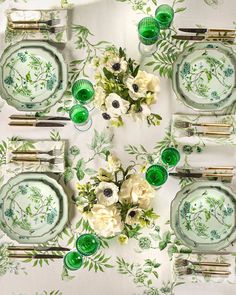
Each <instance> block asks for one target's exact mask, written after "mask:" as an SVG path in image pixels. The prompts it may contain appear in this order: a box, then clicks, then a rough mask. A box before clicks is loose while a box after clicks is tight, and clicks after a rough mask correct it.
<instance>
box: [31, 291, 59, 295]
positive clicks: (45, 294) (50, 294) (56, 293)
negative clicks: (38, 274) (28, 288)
mask: <svg viewBox="0 0 236 295" xmlns="http://www.w3.org/2000/svg"><path fill="white" fill-rule="evenodd" d="M35 295H63V293H62V292H61V291H60V290H52V291H45V290H44V291H43V292H42V293H38V292H37V293H36V294H35Z"/></svg>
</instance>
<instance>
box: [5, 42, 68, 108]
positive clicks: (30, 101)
mask: <svg viewBox="0 0 236 295" xmlns="http://www.w3.org/2000/svg"><path fill="white" fill-rule="evenodd" d="M0 70H1V71H0V91H1V97H2V98H3V99H5V100H6V101H7V103H8V104H9V105H11V106H13V107H15V108H16V109H18V110H21V111H42V110H44V109H46V108H48V107H51V106H52V105H54V104H55V103H56V102H57V101H58V100H60V99H61V97H62V96H63V94H64V92H65V90H66V87H67V75H68V73H67V66H66V64H65V61H64V59H63V56H62V55H61V53H59V51H58V50H57V49H56V48H55V47H53V46H51V45H49V44H48V43H47V42H42V41H21V42H19V43H17V44H16V45H13V46H10V47H8V48H7V49H6V50H5V51H4V53H3V54H2V56H1V59H0Z"/></svg>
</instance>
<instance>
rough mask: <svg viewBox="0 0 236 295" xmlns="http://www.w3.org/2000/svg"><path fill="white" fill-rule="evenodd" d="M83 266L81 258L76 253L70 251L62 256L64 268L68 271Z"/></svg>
mask: <svg viewBox="0 0 236 295" xmlns="http://www.w3.org/2000/svg"><path fill="white" fill-rule="evenodd" d="M82 264H83V257H82V255H81V254H80V253H79V252H77V251H70V252H68V253H67V254H66V255H65V256H64V266H65V267H66V268H67V269H69V270H77V269H80V268H81V266H82Z"/></svg>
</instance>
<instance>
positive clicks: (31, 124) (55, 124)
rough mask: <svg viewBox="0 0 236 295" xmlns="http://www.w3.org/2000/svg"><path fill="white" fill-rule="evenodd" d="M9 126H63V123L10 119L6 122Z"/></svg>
mask: <svg viewBox="0 0 236 295" xmlns="http://www.w3.org/2000/svg"><path fill="white" fill-rule="evenodd" d="M8 125H9V126H21V127H64V126H65V124H63V123H56V122H36V121H32V122H30V121H28V122H26V121H12V122H9V123H8Z"/></svg>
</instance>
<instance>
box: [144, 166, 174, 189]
mask: <svg viewBox="0 0 236 295" xmlns="http://www.w3.org/2000/svg"><path fill="white" fill-rule="evenodd" d="M153 166H158V167H160V168H161V169H162V171H163V172H164V177H165V181H164V182H163V183H161V184H160V185H155V184H151V183H150V182H149V181H147V173H148V170H149V169H150V168H152V167H153ZM168 178H169V171H168V170H167V169H166V167H165V166H164V165H163V164H161V163H159V162H158V163H156V164H153V165H151V166H149V167H148V169H147V171H146V173H145V179H146V181H147V182H148V183H149V184H150V185H151V186H152V187H154V188H160V187H162V186H163V184H165V183H166V182H167V180H168Z"/></svg>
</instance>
